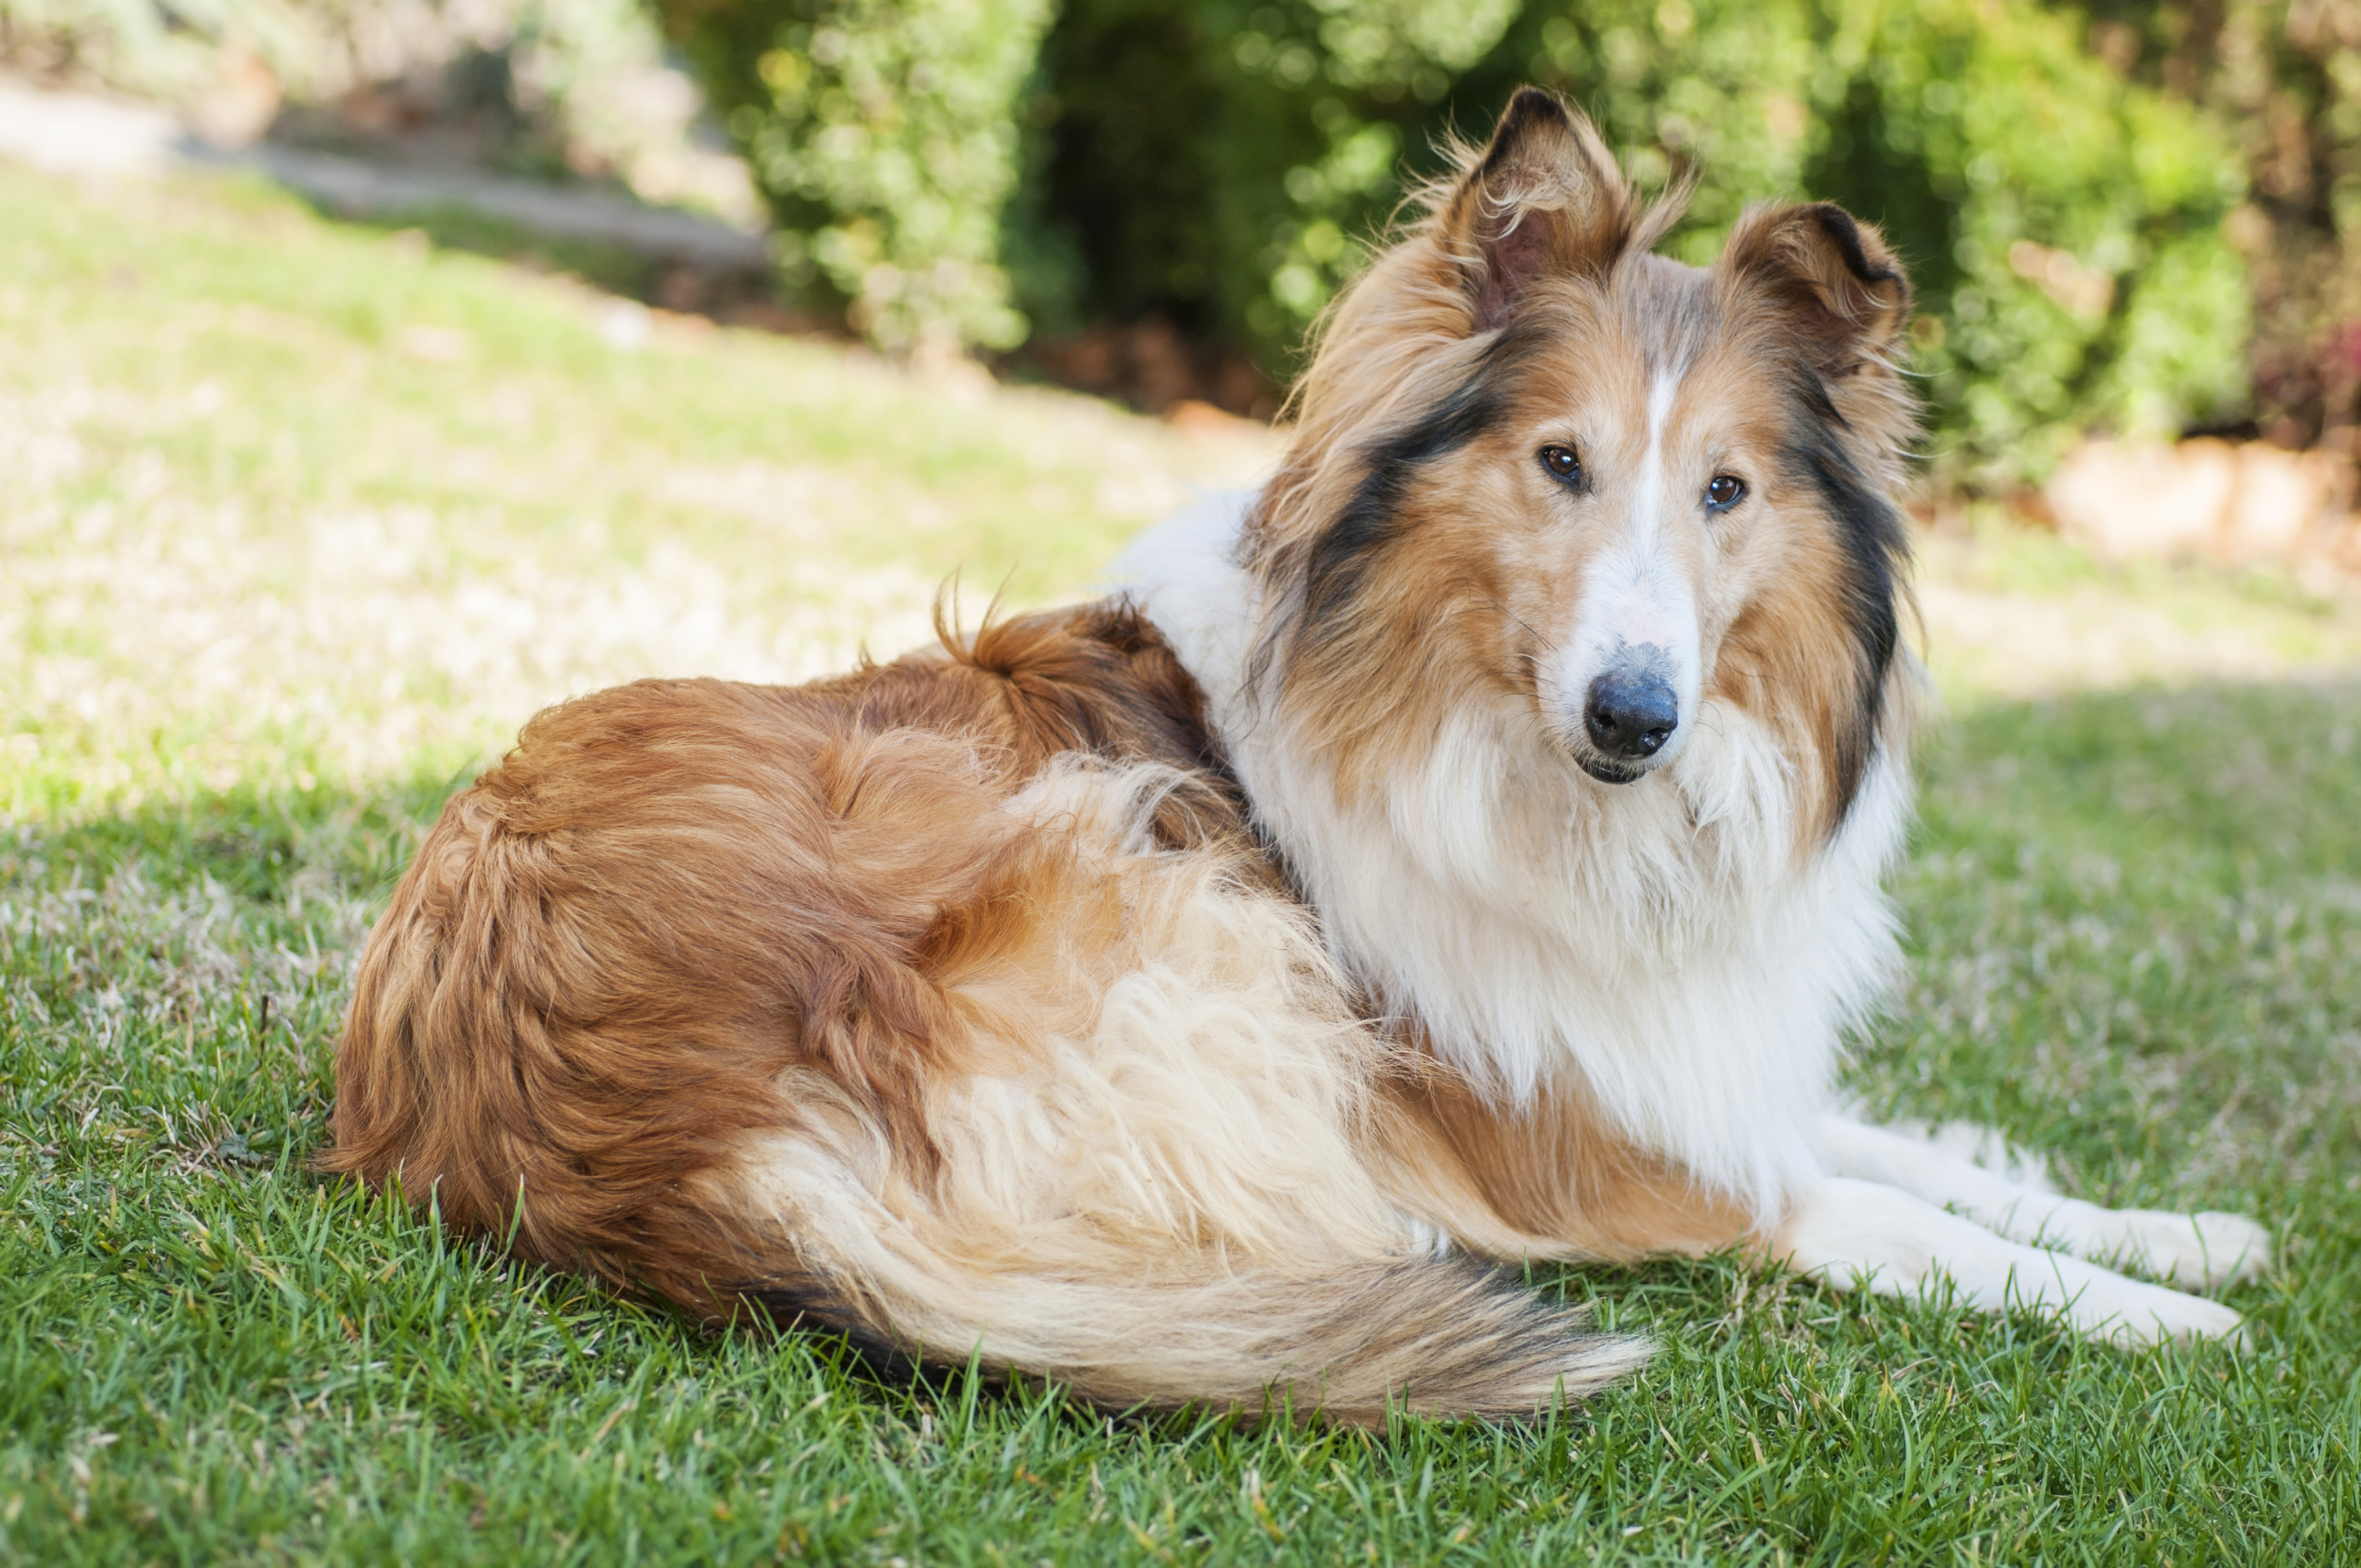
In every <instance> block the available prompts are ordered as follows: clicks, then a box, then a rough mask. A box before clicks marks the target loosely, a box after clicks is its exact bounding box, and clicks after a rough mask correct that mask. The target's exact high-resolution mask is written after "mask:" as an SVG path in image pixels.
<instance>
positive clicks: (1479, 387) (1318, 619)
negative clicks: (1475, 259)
mask: <svg viewBox="0 0 2361 1568" xmlns="http://www.w3.org/2000/svg"><path fill="white" fill-rule="evenodd" d="M1486 357H1487V359H1489V358H1490V357H1491V356H1489V355H1488V356H1486ZM1489 381H1490V377H1489V375H1488V373H1487V371H1486V369H1485V368H1484V367H1478V368H1477V374H1476V375H1474V376H1473V377H1470V378H1468V379H1467V381H1466V383H1464V384H1463V385H1462V386H1461V387H1460V388H1459V389H1457V390H1456V391H1455V392H1453V393H1452V394H1451V395H1450V396H1448V397H1446V398H1444V400H1442V401H1441V402H1439V403H1437V404H1435V405H1434V407H1433V408H1431V409H1429V410H1427V411H1426V412H1425V414H1424V415H1422V417H1421V418H1419V419H1418V420H1416V421H1415V422H1412V423H1411V424H1409V425H1408V426H1406V427H1404V428H1403V429H1401V430H1400V431H1398V432H1396V433H1393V434H1391V435H1389V436H1385V437H1382V438H1380V439H1379V440H1378V441H1377V442H1375V443H1373V444H1371V445H1370V446H1369V447H1368V448H1367V453H1368V459H1369V469H1368V472H1367V474H1365V475H1363V476H1362V477H1361V482H1360V484H1359V486H1358V487H1356V488H1355V489H1354V491H1353V499H1351V500H1349V501H1347V502H1345V508H1344V510H1342V511H1340V512H1338V513H1337V514H1336V518H1335V521H1333V522H1331V523H1329V525H1328V526H1327V527H1326V528H1325V529H1323V531H1322V532H1321V534H1320V537H1319V538H1318V539H1316V540H1314V541H1312V549H1311V552H1310V553H1309V554H1308V555H1307V556H1306V558H1305V560H1304V564H1303V599H1302V607H1303V608H1302V619H1301V623H1300V624H1299V626H1298V627H1297V630H1296V636H1297V639H1298V642H1299V645H1301V642H1303V641H1308V640H1310V639H1312V638H1314V637H1316V636H1317V635H1318V634H1319V633H1320V631H1321V630H1323V629H1324V628H1325V627H1326V626H1327V624H1328V623H1329V622H1330V621H1332V620H1334V619H1335V618H1336V617H1337V616H1338V615H1340V614H1342V613H1343V611H1344V609H1345V606H1346V605H1348V604H1350V603H1352V602H1353V598H1354V596H1355V595H1356V593H1357V592H1358V591H1359V590H1360V587H1361V583H1362V581H1363V579H1364V578H1366V577H1367V576H1368V572H1369V567H1370V566H1371V565H1373V564H1374V563H1375V562H1376V560H1377V557H1378V554H1379V553H1380V552H1381V551H1383V550H1384V548H1385V547H1386V545H1387V544H1389V543H1391V542H1392V540H1393V537H1394V534H1395V532H1396V529H1395V513H1396V512H1397V511H1399V510H1400V507H1401V503H1402V499H1403V496H1404V494H1405V492H1407V491H1408V489H1409V488H1410V482H1411V478H1412V477H1415V476H1416V475H1417V473H1418V471H1419V469H1421V468H1422V467H1424V466H1426V465H1427V464H1429V463H1432V462H1433V461H1434V460H1435V459H1436V458H1438V457H1443V456H1447V455H1450V454H1451V453H1454V452H1456V451H1458V450H1459V449H1460V448H1461V447H1463V446H1465V445H1466V444H1468V443H1469V442H1471V441H1473V440H1475V439H1476V438H1477V436H1479V435H1481V434H1483V433H1484V432H1485V431H1487V430H1488V429H1490V428H1491V425H1492V423H1493V422H1494V421H1495V420H1497V419H1498V418H1499V413H1500V399H1499V395H1498V394H1497V393H1496V392H1495V391H1494V390H1493V389H1492V387H1491V386H1490V385H1489Z"/></svg>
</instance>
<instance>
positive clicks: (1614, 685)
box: [1582, 670, 1681, 760]
mask: <svg viewBox="0 0 2361 1568" xmlns="http://www.w3.org/2000/svg"><path fill="white" fill-rule="evenodd" d="M1680 721H1681V708H1680V704H1679V703H1678V702H1677V701H1675V699H1674V697H1673V688H1672V686H1671V685H1669V684H1668V683H1667V682H1666V681H1665V680H1664V676H1662V675H1660V674H1656V673H1655V672H1653V670H1636V671H1622V670H1610V671H1609V672H1608V673H1607V674H1603V675H1601V676H1599V677H1598V679H1597V680H1595V681H1593V682H1591V683H1590V700H1589V701H1588V702H1587V703H1585V704H1584V705H1583V709H1582V727H1583V728H1584V729H1587V730H1588V731H1590V743H1591V744H1592V745H1594V746H1596V747H1598V749H1599V751H1603V752H1604V753H1606V754H1607V755H1608V756H1609V757H1616V758H1621V759H1626V760H1636V759H1638V758H1641V757H1653V756H1654V755H1655V754H1656V753H1657V751H1660V750H1662V749H1663V747H1664V742H1665V741H1667V740H1671V739H1672V738H1673V730H1674V729H1675V728H1677V727H1678V726H1679V724H1680Z"/></svg>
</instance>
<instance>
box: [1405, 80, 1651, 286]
mask: <svg viewBox="0 0 2361 1568" xmlns="http://www.w3.org/2000/svg"><path fill="white" fill-rule="evenodd" d="M1634 214H1635V203H1633V201H1632V199H1631V188H1630V187H1629V186H1628V185H1627V184H1625V182H1624V180H1623V176H1622V174H1621V172H1620V170H1617V169H1616V167H1615V159H1614V158H1613V156H1612V155H1610V154H1609V152H1608V150H1607V146H1606V144H1605V143H1604V142H1602V141H1600V140H1599V139H1598V132H1597V131H1595V130H1593V129H1591V127H1590V122H1589V121H1588V120H1586V119H1584V118H1583V117H1582V116H1581V115H1577V114H1575V113H1574V112H1573V111H1572V110H1570V109H1568V108H1567V107H1566V106H1565V104H1564V103H1563V102H1562V101H1561V100H1560V99H1559V98H1558V97H1557V95H1556V94H1555V93H1544V92H1543V91H1542V90H1541V89H1539V88H1537V87H1522V88H1520V89H1518V91H1517V95H1516V96H1515V97H1514V98H1511V99H1510V100H1509V107H1508V109H1507V111H1506V112H1505V113H1503V114H1502V115H1500V123H1499V126H1498V127H1497V128H1495V129H1494V131H1493V132H1492V140H1491V144H1490V145H1489V146H1488V147H1487V148H1485V149H1484V152H1483V156H1482V157H1481V158H1479V159H1477V160H1476V161H1475V163H1474V164H1473V165H1472V166H1470V167H1469V168H1468V170H1467V171H1466V173H1465V174H1464V175H1462V176H1461V177H1460V180H1459V183H1458V185H1457V186H1456V187H1455V189H1454V190H1453V191H1452V192H1451V198H1450V201H1449V202H1448V203H1446V204H1445V205H1444V208H1443V212H1442V223H1441V225H1440V234H1441V237H1442V240H1443V245H1444V250H1445V252H1446V253H1447V254H1448V255H1449V256H1450V257H1451V258H1452V259H1453V261H1454V262H1455V263H1456V264H1457V265H1458V267H1459V269H1460V275H1461V278H1462V280H1463V282H1464V284H1465V286H1466V290H1467V299H1468V313H1469V318H1470V321H1471V323H1472V324H1471V326H1470V328H1469V330H1470V331H1472V332H1489V331H1490V330H1491V329H1492V328H1494V327H1497V326H1499V324H1500V323H1502V322H1503V321H1506V320H1507V319H1508V317H1509V314H1510V312H1511V311H1513V310H1514V309H1515V308H1516V304H1517V301H1518V299H1519V298H1520V297H1521V295H1522V294H1523V293H1524V291H1525V290H1526V288H1527V287H1528V286H1529V285H1530V284H1531V283H1532V281H1533V280H1534V279H1536V278H1541V277H1545V276H1548V275H1550V274H1553V273H1573V272H1580V271H1585V270H1598V269H1604V268H1606V267H1608V266H1609V265H1610V264H1612V263H1613V261H1614V260H1615V258H1617V257H1618V256H1620V254H1622V252H1623V249H1624V247H1626V246H1628V245H1629V244H1630V243H1631V236H1632V228H1633V223H1634Z"/></svg>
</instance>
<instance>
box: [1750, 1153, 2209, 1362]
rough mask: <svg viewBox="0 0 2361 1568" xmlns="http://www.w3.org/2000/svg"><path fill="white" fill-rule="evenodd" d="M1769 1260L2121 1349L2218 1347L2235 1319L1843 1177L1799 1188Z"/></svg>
mask: <svg viewBox="0 0 2361 1568" xmlns="http://www.w3.org/2000/svg"><path fill="white" fill-rule="evenodd" d="M1770 1256H1771V1257H1772V1259H1773V1260H1774V1261H1784V1262H1785V1263H1787V1264H1788V1265H1789V1266H1792V1267H1793V1268H1795V1270H1796V1271H1797V1272H1798V1273H1801V1274H1804V1275H1806V1276H1807V1277H1812V1278H1816V1279H1821V1280H1825V1281H1827V1282H1828V1284H1830V1285H1833V1286H1835V1287H1837V1288H1839V1289H1844V1290H1850V1289H1855V1288H1867V1289H1870V1290H1874V1291H1876V1292H1877V1293H1879V1294H1880V1295H1885V1296H1912V1295H1918V1294H1923V1293H1927V1292H1929V1291H1930V1290H1932V1289H1935V1288H1939V1283H1940V1282H1941V1281H1942V1280H1945V1279H1949V1281H1950V1282H1951V1284H1952V1285H1953V1286H1954V1287H1955V1288H1957V1289H1958V1291H1959V1295H1960V1299H1962V1300H1964V1301H1966V1302H1968V1303H1970V1304H1971V1305H1973V1306H1975V1307H1978V1308H1980V1309H1982V1310H1985V1311H1993V1312H1997V1311H2004V1310H2008V1309H2010V1308H2012V1307H2028V1308H2032V1309H2034V1310H2038V1311H2043V1312H2048V1313H2052V1314H2055V1315H2057V1316H2059V1317H2061V1318H2063V1319H2064V1320H2065V1321H2066V1322H2067V1323H2068V1324H2069V1325H2070V1326H2071V1327H2072V1328H2073V1329H2074V1330H2075V1332H2078V1333H2083V1334H2088V1335H2091V1336H2092V1337H2094V1338H2099V1339H2106V1340H2111V1341H2114V1342H2115V1343H2121V1344H2154V1343H2158V1342H2159V1341H2162V1340H2171V1339H2195V1338H2206V1339H2218V1338H2221V1337H2224V1336H2225V1335H2230V1334H2234V1333H2236V1332H2238V1324H2239V1321H2240V1320H2239V1317H2238V1314H2237V1313H2235V1312H2234V1311H2232V1310H2230V1309H2229V1308H2227V1307H2224V1306H2223V1305H2222V1304H2221V1303H2220V1302H2218V1301H2209V1300H2206V1299H2204V1298H2203V1297H2202V1296H2187V1295H2183V1294H2181V1293H2180V1291H2178V1290H2168V1289H2166V1288H2164V1287H2162V1286H2160V1285H2147V1284H2143V1283H2141V1282H2140V1281H2138V1280H2136V1279H2127V1278H2125V1277H2124V1276H2122V1275H2120V1274H2114V1273H2110V1272H2109V1271H2108V1270H2106V1269H2103V1268H2101V1267H2098V1266H2096V1265H2093V1264H2089V1263H2085V1262H2083V1261H2082V1260H2081V1259H2080V1258H2076V1257H2070V1256H2068V1255H2065V1254H2063V1253H2056V1252H2046V1251H2044V1250H2042V1249H2041V1248H2039V1247H2032V1246H2026V1245H2023V1244H2021V1243H2017V1242H2013V1241H2010V1240H2008V1239H2007V1238H2005V1237H2004V1236H1999V1235H1995V1234H1993V1233H1992V1232H1991V1231H1988V1230H1986V1229H1984V1228H1983V1227H1982V1225H1979V1224H1977V1223H1975V1222H1974V1221H1972V1220H1968V1219H1963V1218H1962V1217H1960V1215H1958V1214H1954V1213H1952V1212H1949V1211H1948V1210H1945V1209H1941V1208H1938V1207H1937V1206H1936V1205H1934V1204H1933V1203H1930V1202H1928V1201H1926V1200H1925V1199H1923V1198H1917V1197H1914V1196H1912V1195H1911V1194H1910V1193H1908V1192H1905V1191H1904V1190H1901V1189H1900V1188H1898V1187H1890V1186H1887V1185H1885V1184H1883V1183H1882V1182H1875V1181H1861V1180H1858V1179H1852V1178H1850V1177H1828V1178H1826V1179H1822V1180H1821V1181H1819V1182H1818V1183H1817V1184H1816V1185H1815V1186H1814V1187H1812V1188H1811V1189H1810V1190H1808V1191H1806V1193H1805V1195H1804V1196H1803V1198H1802V1199H1801V1201H1798V1202H1797V1203H1796V1205H1795V1208H1794V1210H1792V1211H1791V1212H1790V1213H1789V1214H1788V1217H1787V1220H1786V1222H1785V1223H1784V1224H1783V1225H1782V1226H1781V1227H1780V1229H1779V1233H1778V1234H1777V1236H1776V1237H1775V1238H1774V1239H1773V1243H1772V1245H1771V1248H1770Z"/></svg>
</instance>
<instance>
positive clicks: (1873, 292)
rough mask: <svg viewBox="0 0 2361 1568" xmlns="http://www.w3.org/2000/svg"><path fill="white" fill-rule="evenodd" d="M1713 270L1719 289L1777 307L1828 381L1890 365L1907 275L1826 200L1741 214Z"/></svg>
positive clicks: (1904, 313)
mask: <svg viewBox="0 0 2361 1568" xmlns="http://www.w3.org/2000/svg"><path fill="white" fill-rule="evenodd" d="M1719 270H1720V271H1721V273H1722V274H1723V277H1724V280H1725V282H1726V284H1727V286H1729V287H1731V288H1734V289H1736V290H1740V291H1744V292H1746V293H1748V294H1751V295H1752V297H1753V298H1754V299H1756V300H1758V301H1763V302H1768V303H1769V304H1771V305H1772V307H1773V309H1775V310H1776V311H1778V312H1779V313H1780V314H1781V315H1782V316H1783V318H1784V320H1785V321H1786V323H1787V324H1788V328H1789V330H1790V331H1791V332H1792V333H1793V334H1794V336H1795V342H1796V345H1797V346H1798V347H1800V348H1801V349H1802V351H1803V353H1804V355H1805V356H1806V358H1807V359H1808V360H1809V361H1810V362H1811V364H1812V367H1813V368H1814V369H1816V370H1817V371H1818V372H1819V373H1820V374H1821V375H1822V376H1824V377H1827V378H1830V379H1836V378H1842V377H1846V376H1850V375H1852V374H1853V373H1854V372H1855V371H1858V370H1860V369H1861V367H1863V366H1866V365H1890V364H1892V363H1893V357H1894V350H1895V349H1896V348H1897V347H1898V346H1899V345H1900V340H1901V337H1902V334H1903V332H1904V331H1905V329H1906V328H1907V327H1908V326H1909V324H1910V280H1909V279H1907V278H1906V277H1905V276H1904V275H1903V271H1902V263H1901V262H1900V261H1898V260H1896V259H1895V258H1894V250H1893V247H1890V246H1888V245H1887V244H1886V243H1885V239H1884V236H1882V235H1880V234H1879V233H1878V232H1877V230H1876V228H1875V227H1873V226H1872V225H1867V224H1862V223H1858V222H1856V221H1855V220H1854V218H1853V216H1852V214H1850V213H1848V212H1846V211H1845V210H1844V209H1843V208H1842V207H1839V206H1837V205H1835V204H1834V203H1828V202H1814V203H1807V204H1803V205H1796V206H1784V207H1757V208H1754V209H1752V211H1750V212H1748V213H1747V214H1746V215H1745V216H1743V217H1741V219H1739V221H1738V227H1737V228H1736V229H1735V230H1733V231H1732V232H1731V234H1730V244H1729V247H1727V248H1726V249H1724V250H1723V252H1722V257H1721V266H1720V268H1719Z"/></svg>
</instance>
